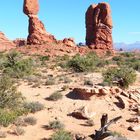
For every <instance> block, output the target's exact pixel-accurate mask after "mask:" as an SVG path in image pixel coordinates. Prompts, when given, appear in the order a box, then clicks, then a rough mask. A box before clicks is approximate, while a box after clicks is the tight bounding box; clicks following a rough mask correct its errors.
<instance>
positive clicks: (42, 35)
mask: <svg viewBox="0 0 140 140" xmlns="http://www.w3.org/2000/svg"><path fill="white" fill-rule="evenodd" d="M38 11H39V3H38V0H24V6H23V12H24V13H25V14H26V15H27V16H28V17H29V28H28V32H29V35H28V38H27V44H29V45H36V44H44V43H47V42H55V41H56V39H55V38H54V36H53V35H51V34H49V33H47V32H46V30H45V27H44V24H43V23H42V22H41V21H40V20H39V19H38V16H37V14H38Z"/></svg>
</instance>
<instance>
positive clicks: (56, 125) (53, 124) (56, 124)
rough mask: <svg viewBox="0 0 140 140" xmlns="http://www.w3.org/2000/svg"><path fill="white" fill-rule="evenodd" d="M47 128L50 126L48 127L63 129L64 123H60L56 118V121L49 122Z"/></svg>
mask: <svg viewBox="0 0 140 140" xmlns="http://www.w3.org/2000/svg"><path fill="white" fill-rule="evenodd" d="M48 128H50V129H63V128H64V124H63V123H61V122H60V121H58V120H56V121H52V122H49V126H48Z"/></svg>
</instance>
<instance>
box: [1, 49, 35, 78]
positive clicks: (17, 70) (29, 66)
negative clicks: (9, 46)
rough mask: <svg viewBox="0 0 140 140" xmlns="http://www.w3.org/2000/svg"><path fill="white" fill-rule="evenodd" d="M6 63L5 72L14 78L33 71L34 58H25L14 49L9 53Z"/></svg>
mask: <svg viewBox="0 0 140 140" xmlns="http://www.w3.org/2000/svg"><path fill="white" fill-rule="evenodd" d="M3 65H4V71H3V72H4V73H6V74H8V75H10V76H11V77H14V78H22V77H24V76H28V75H30V74H31V73H32V72H33V65H34V64H33V60H32V59H31V58H26V59H25V58H23V57H22V56H21V55H20V53H18V52H15V51H12V52H10V53H8V54H7V56H6V61H5V63H4V64H3Z"/></svg>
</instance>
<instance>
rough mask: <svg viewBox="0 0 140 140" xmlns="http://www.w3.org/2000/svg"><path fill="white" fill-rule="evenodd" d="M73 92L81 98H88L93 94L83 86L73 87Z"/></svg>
mask: <svg viewBox="0 0 140 140" xmlns="http://www.w3.org/2000/svg"><path fill="white" fill-rule="evenodd" d="M73 93H74V94H76V95H77V97H78V98H79V99H82V100H90V97H91V96H93V95H94V94H95V93H93V92H92V90H88V89H84V88H74V89H73Z"/></svg>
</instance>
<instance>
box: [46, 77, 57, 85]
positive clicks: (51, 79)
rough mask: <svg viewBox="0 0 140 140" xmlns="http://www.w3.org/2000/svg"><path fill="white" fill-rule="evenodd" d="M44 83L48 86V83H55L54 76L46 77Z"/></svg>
mask: <svg viewBox="0 0 140 140" xmlns="http://www.w3.org/2000/svg"><path fill="white" fill-rule="evenodd" d="M45 85H47V86H49V85H55V78H53V77H48V78H47V80H46V82H45Z"/></svg>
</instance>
